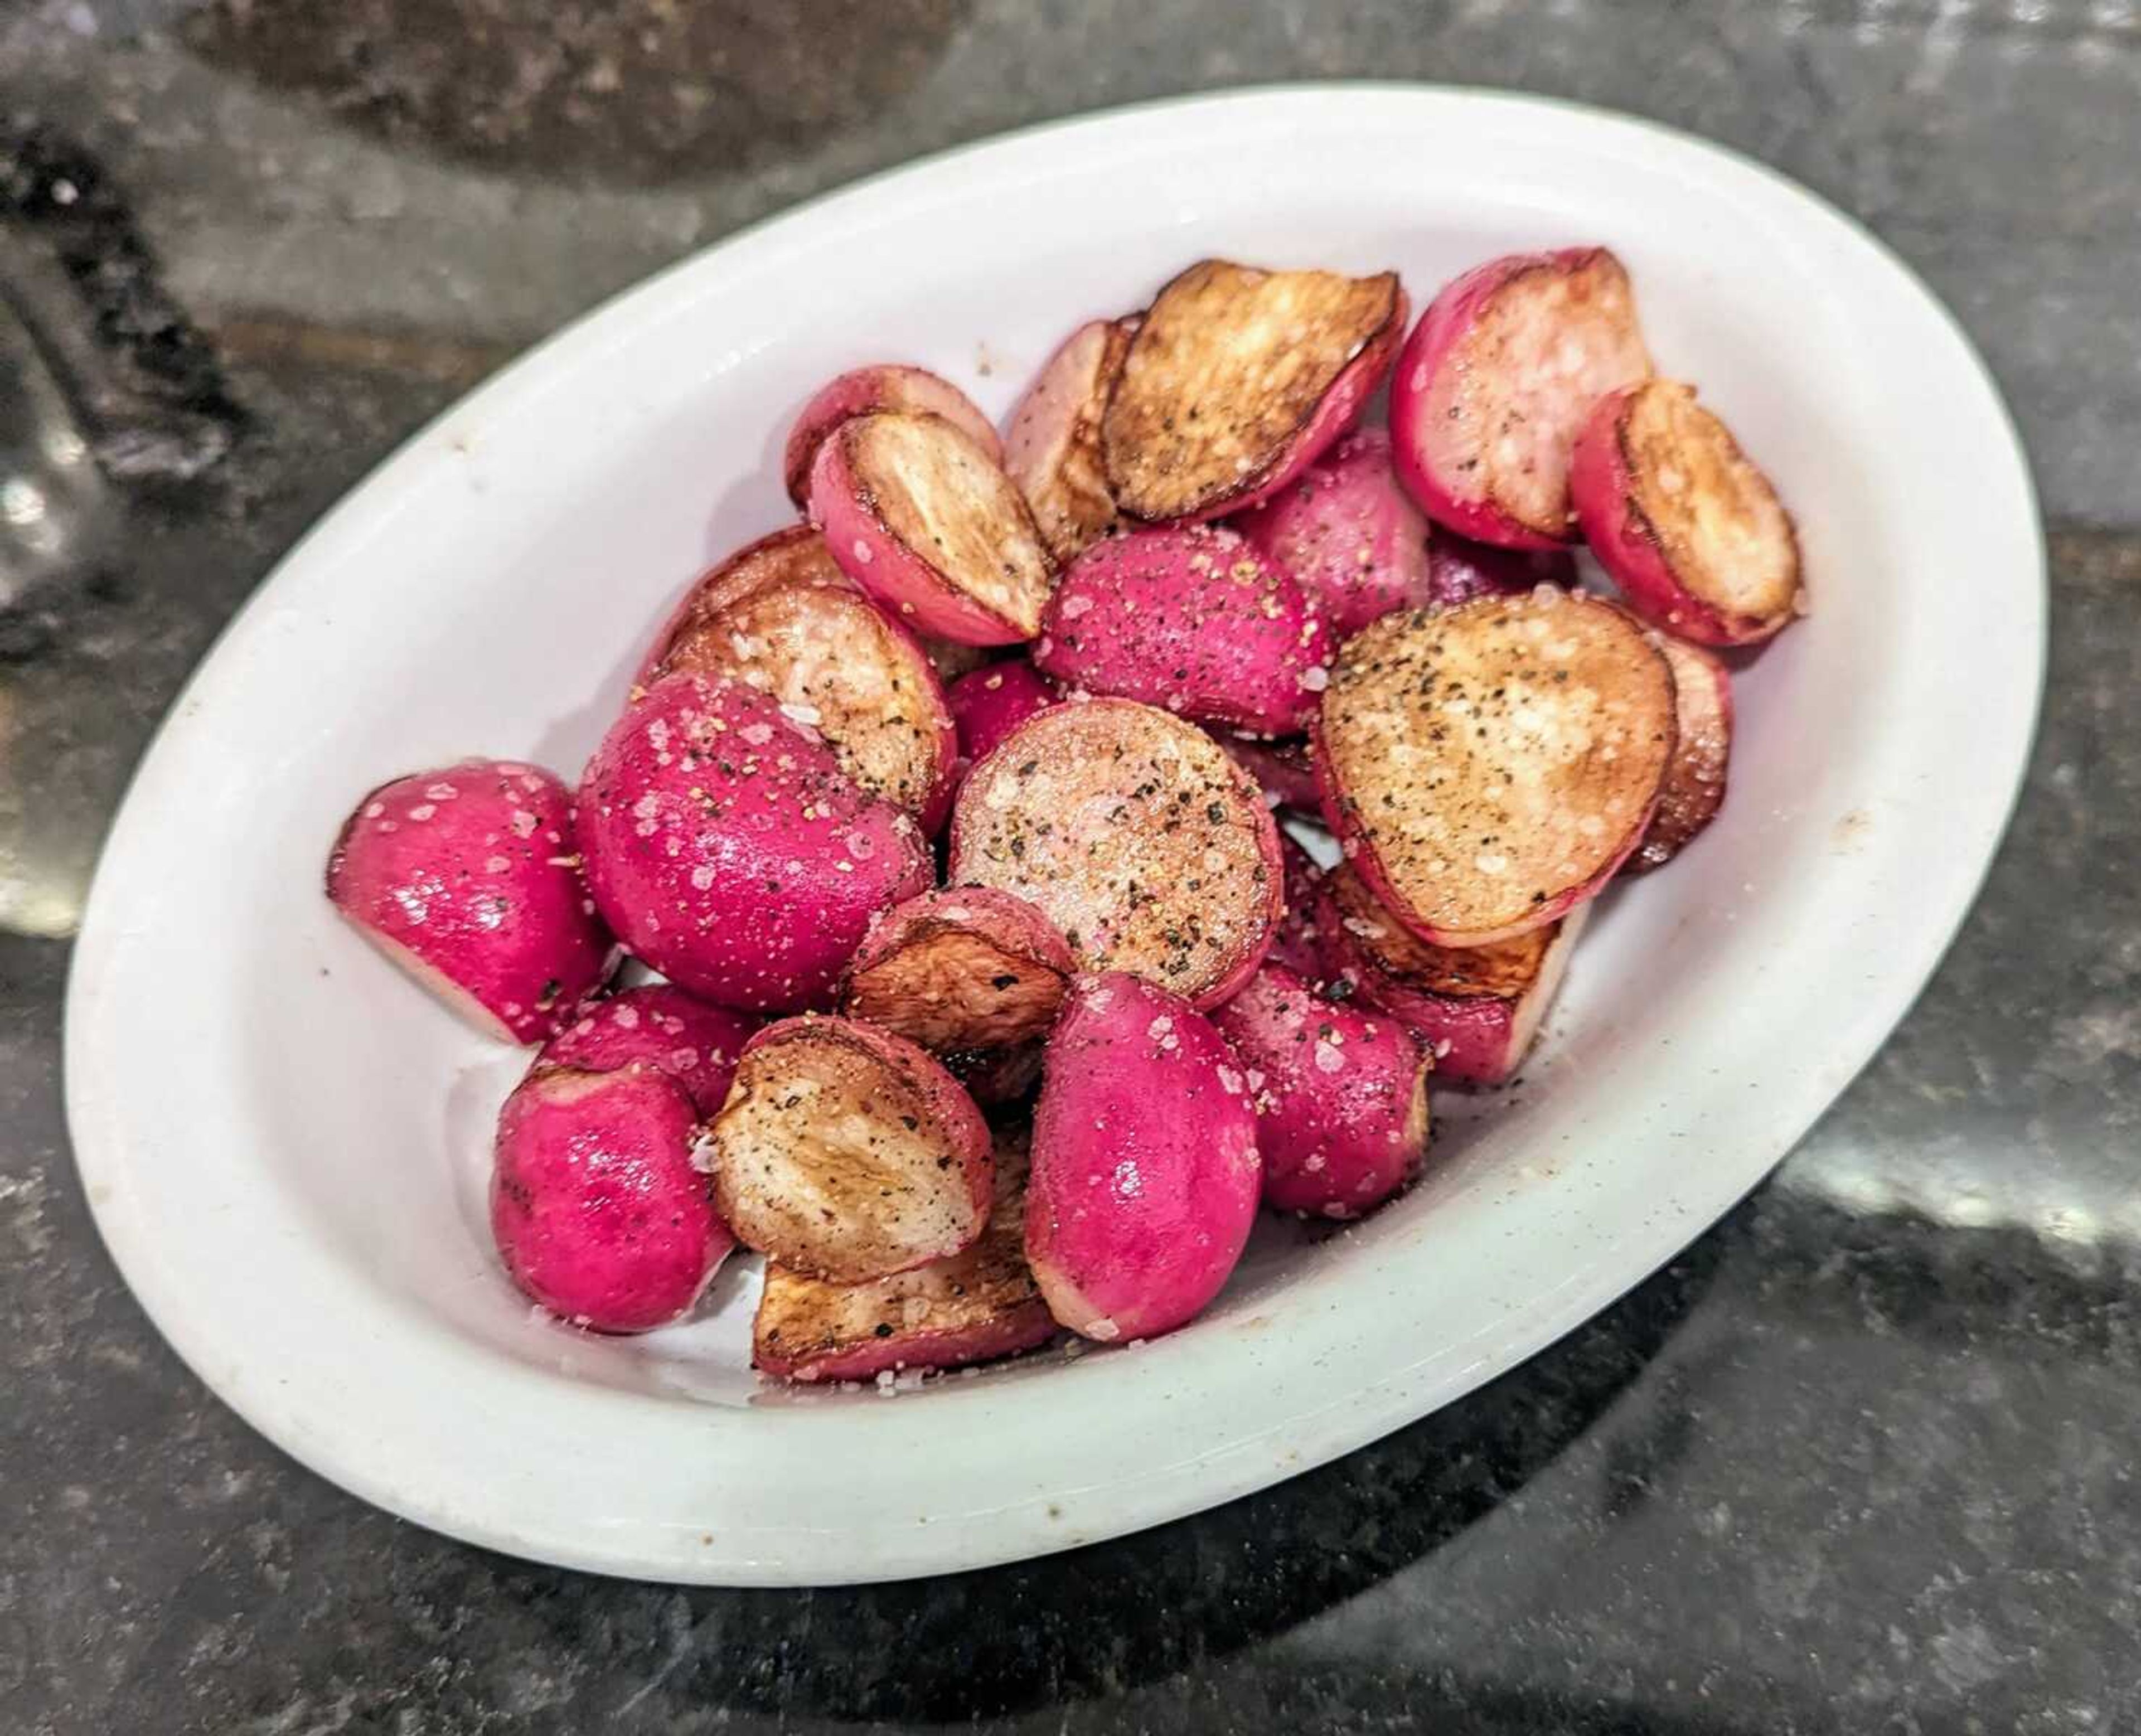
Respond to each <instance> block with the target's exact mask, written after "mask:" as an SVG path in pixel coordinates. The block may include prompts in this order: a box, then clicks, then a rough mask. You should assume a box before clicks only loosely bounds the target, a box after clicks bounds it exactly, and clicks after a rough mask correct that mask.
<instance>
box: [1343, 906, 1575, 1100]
mask: <svg viewBox="0 0 2141 1736" xmlns="http://www.w3.org/2000/svg"><path fill="white" fill-rule="evenodd" d="M1590 913H1591V908H1590V907H1589V906H1588V905H1585V904H1579V905H1578V906H1577V907H1576V908H1575V909H1574V910H1573V911H1571V912H1569V913H1568V915H1567V916H1566V917H1563V918H1562V919H1561V920H1560V921H1559V922H1550V923H1548V925H1547V926H1546V927H1543V928H1533V929H1531V930H1529V931H1528V932H1525V933H1523V934H1520V935H1518V936H1517V937H1515V938H1514V939H1512V940H1504V941H1494V942H1489V944H1488V945H1486V946H1484V947H1438V946H1435V945H1434V944H1432V943H1431V942H1427V941H1424V940H1422V939H1421V938H1420V937H1419V936H1418V935H1416V934H1414V933H1412V932H1410V931H1409V930H1408V929H1407V928H1406V927H1405V925H1404V924H1403V923H1402V922H1399V921H1398V919H1397V918H1396V917H1394V916H1392V915H1391V914H1390V912H1389V911H1388V910H1387V909H1386V908H1385V907H1383V905H1382V904H1381V902H1378V901H1377V899H1376V896H1375V894H1374V893H1371V892H1370V891H1369V890H1368V888H1367V886H1366V883H1364V882H1363V881H1362V880H1361V877H1360V876H1359V875H1358V874H1356V873H1354V872H1353V871H1352V870H1351V868H1343V867H1341V868H1339V869H1338V870H1337V871H1336V873H1332V874H1331V876H1330V877H1329V878H1327V879H1326V881H1325V882H1324V893H1323V910H1322V916H1321V917H1319V919H1318V922H1317V941H1318V943H1319V945H1320V946H1321V947H1322V949H1323V957H1324V968H1325V970H1326V971H1327V972H1328V974H1329V976H1330V977H1331V984H1332V986H1333V989H1334V991H1335V990H1336V988H1337V987H1338V986H1344V987H1345V988H1346V990H1348V991H1350V992H1351V994H1352V995H1354V996H1356V997H1357V998H1358V999H1359V1000H1360V1001H1362V1002H1363V1003H1365V1004H1366V1005H1367V1006H1371V1007H1376V1008H1379V1009H1380V1010H1381V1011H1383V1012H1385V1013H1387V1014H1388V1015H1389V1016H1390V1017H1391V1018H1393V1019H1395V1020H1397V1022H1398V1023H1399V1024H1400V1025H1404V1026H1405V1029H1406V1030H1409V1031H1410V1032H1411V1033H1412V1035H1413V1039H1414V1040H1415V1041H1416V1042H1417V1043H1419V1045H1420V1047H1421V1049H1422V1050H1425V1051H1426V1053H1427V1054H1428V1055H1430V1057H1432V1059H1433V1060H1434V1062H1435V1077H1436V1078H1438V1079H1449V1080H1452V1081H1454V1082H1458V1083H1462V1084H1483V1085H1496V1084H1501V1083H1502V1082H1503V1081H1504V1079H1508V1078H1509V1076H1510V1075H1512V1074H1513V1073H1514V1072H1515V1071H1516V1070H1517V1065H1518V1063H1519V1062H1520V1061H1522V1060H1523V1058H1524V1055H1525V1053H1526V1051H1527V1050H1529V1049H1530V1047H1531V1045H1532V1040H1533V1038H1534V1037H1535V1036H1536V1035H1538V1028H1539V1021H1540V1020H1542V1019H1543V1018H1544V1016H1545V1015H1546V1010H1547V1007H1548V1006H1549V1005H1550V1004H1551V1003H1552V1001H1553V996H1554V991H1556V990H1557V989H1558V988H1559V987H1560V986H1561V978H1562V973H1563V970H1564V969H1565V968H1566V966H1567V965H1568V955H1569V952H1570V951H1571V950H1572V949H1573V947H1574V946H1575V943H1576V937H1577V934H1578V933H1579V932H1582V927H1583V923H1584V921H1585V919H1586V918H1587V917H1588V916H1589V915H1590Z"/></svg>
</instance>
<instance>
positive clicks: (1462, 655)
mask: <svg viewBox="0 0 2141 1736" xmlns="http://www.w3.org/2000/svg"><path fill="white" fill-rule="evenodd" d="M1675 739H1676V725H1675V720H1674V715H1673V683H1672V671H1671V667H1670V666H1668V665H1667V664H1666V660H1665V657H1664V655H1663V653H1661V652H1660V651H1659V650H1658V649H1657V648H1656V646H1655V645H1654V644H1652V643H1651V637H1650V635H1649V634H1648V633H1646V632H1645V631H1644V630H1643V628H1642V627H1640V626H1639V625H1638V624H1637V622H1635V621H1634V620H1633V619H1632V617H1630V616H1629V615H1628V614H1627V612H1624V611H1623V610H1622V609H1620V608H1618V607H1615V606H1614V605H1613V604H1612V603H1610V602H1601V601H1599V600H1598V599H1597V598H1589V597H1585V596H1582V595H1577V594H1571V593H1565V592H1562V591H1558V590H1555V589H1554V588H1552V587H1550V586H1542V587H1540V588H1539V589H1538V590H1537V591H1535V592H1532V593H1528V594H1526V595H1524V596H1521V597H1499V598H1481V599H1480V600H1479V601H1478V602H1469V603H1466V604H1464V606H1463V607H1459V608H1455V609H1451V610H1449V611H1446V612H1441V613H1430V612H1407V613H1405V614H1399V615H1385V616H1384V617H1383V618H1382V619H1381V620H1380V621H1378V622H1375V623H1374V624H1373V625H1372V626H1371V627H1368V628H1366V630H1365V631H1364V632H1361V633H1360V634H1359V635H1357V636H1356V637H1354V638H1352V639H1350V640H1348V641H1347V642H1346V646H1345V647H1344V649H1343V651H1342V652H1341V655H1340V657H1339V659H1338V663H1337V666H1336V668H1335V669H1334V670H1333V671H1332V672H1331V686H1330V688H1329V690H1328V691H1326V693H1325V694H1324V696H1323V709H1322V714H1321V716H1320V717H1319V718H1318V720H1317V742H1316V750H1315V760H1316V775H1317V779H1318V781H1319V782H1320V783H1321V784H1322V789H1323V806H1324V813H1325V816H1326V819H1328V820H1329V821H1330V824H1331V829H1332V830H1334V831H1335V832H1336V833H1337V834H1338V837H1339V839H1340V841H1341V843H1342V845H1343V846H1344V848H1345V849H1346V856H1347V859H1348V860H1350V861H1351V863H1353V865H1354V867H1355V868H1357V869H1358V870H1359V871H1360V873H1361V877H1362V878H1364V879H1365V880H1366V881H1367V882H1368V883H1369V885H1370V886H1371V888H1373V889H1374V890H1375V892H1376V895H1377V896H1378V897H1379V898H1381V899H1382V900H1383V902H1385V903H1386V904H1388V905H1389V906H1390V908H1391V910H1392V911H1393V912H1395V913H1396V914H1397V915H1398V917H1400V919H1402V920H1403V921H1404V922H1405V923H1407V924H1408V925H1409V926H1410V927H1412V928H1413V929H1414V930H1415V932H1417V933H1419V934H1420V936H1421V937H1424V938H1425V939H1429V940H1432V941H1435V942H1438V943H1440V944H1441V945H1443V946H1448V947H1479V946H1484V945H1485V944H1486V943H1487V942H1489V941H1497V940H1507V939H1509V938H1510V937H1513V936H1515V935H1519V934H1522V933H1523V932H1526V931H1527V930H1528V929H1533V928H1538V927H1544V926H1545V925H1546V924H1547V923H1548V922H1552V921H1553V920H1554V918H1555V917H1559V916H1562V915H1563V914H1565V913H1566V912H1568V911H1569V910H1571V909H1573V908H1574V907H1576V906H1577V904H1579V903H1581V902H1582V901H1583V900H1584V899H1586V898H1589V897H1590V896H1591V895H1592V893H1595V892H1597V890H1598V888H1600V887H1602V886H1603V885H1604V884H1605V883H1606V882H1607V880H1608V879H1609V878H1612V873H1613V871H1614V870H1615V869H1616V868H1618V867H1619V866H1620V865H1621V862H1622V858H1625V857H1626V856H1627V854H1628V853H1630V852H1631V851H1632V850H1633V849H1634V848H1636V845H1637V842H1638V841H1639V840H1640V839H1641V837H1642V835H1643V829H1644V828H1645V827H1646V826H1647V825H1648V824H1650V819H1651V810H1652V809H1653V808H1654V807H1655V806H1656V803H1657V799H1658V791H1659V789H1660V787H1661V784H1662V783H1663V781H1664V778H1665V771H1666V766H1667V765H1669V764H1670V763H1671V760H1672V755H1673V747H1674V742H1675Z"/></svg>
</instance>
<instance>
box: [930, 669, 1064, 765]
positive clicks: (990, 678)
mask: <svg viewBox="0 0 2141 1736" xmlns="http://www.w3.org/2000/svg"><path fill="white" fill-rule="evenodd" d="M945 697H946V700H947V702H948V703H949V705H950V706H951V708H952V720H953V721H954V722H955V723H957V725H958V729H959V752H960V753H961V754H962V755H963V756H964V757H965V758H966V759H967V760H968V761H969V762H972V761H973V760H979V759H981V758H982V757H983V756H984V755H987V753H988V752H989V751H990V750H992V749H993V748H994V747H995V746H996V745H997V743H998V742H999V741H1001V740H1003V739H1004V737H1005V736H1007V735H1009V734H1011V731H1012V730H1015V729H1016V728H1017V727H1018V726H1019V725H1021V724H1022V723H1024V722H1025V721H1026V719H1027V718H1029V717H1031V716H1033V715H1034V713H1035V712H1036V711H1046V710H1047V709H1048V708H1049V707H1050V706H1054V705H1060V704H1061V703H1062V696H1061V695H1060V694H1058V693H1057V692H1056V689H1055V688H1054V687H1053V686H1050V685H1049V683H1048V681H1047V680H1046V678H1045V677H1044V676H1041V673H1040V672H1039V671H1036V669H1035V668H1034V666H1032V665H1031V663H1028V662H1026V661H1023V660H1015V661H1011V662H1007V663H992V664H990V665H989V666H988V667H987V668H986V669H977V670H976V671H974V672H973V673H972V675H964V676H960V677H959V679H958V680H957V681H954V682H952V686H951V688H950V691H948V692H947V694H946V696H945Z"/></svg>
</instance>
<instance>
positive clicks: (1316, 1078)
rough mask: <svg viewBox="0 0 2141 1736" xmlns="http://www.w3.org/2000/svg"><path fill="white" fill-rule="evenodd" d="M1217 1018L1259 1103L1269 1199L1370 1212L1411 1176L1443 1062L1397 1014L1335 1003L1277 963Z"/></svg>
mask: <svg viewBox="0 0 2141 1736" xmlns="http://www.w3.org/2000/svg"><path fill="white" fill-rule="evenodd" d="M1212 1022H1213V1024H1214V1025H1218V1027H1219V1032H1220V1035H1223V1036H1224V1037H1225V1038H1226V1039H1227V1040H1228V1042H1229V1043H1231V1044H1233V1048H1234V1054H1235V1055H1236V1056H1237V1057H1238V1059H1239V1060H1240V1063H1241V1068H1242V1073H1243V1079H1245V1080H1246V1082H1247V1084H1248V1089H1249V1094H1250V1097H1251V1099H1252V1100H1253V1102H1254V1104H1255V1106H1256V1111H1257V1148H1258V1151H1260V1152H1261V1153H1262V1154H1263V1160H1264V1188H1263V1202H1264V1204H1266V1205H1267V1206H1268V1207H1271V1208H1272V1210H1273V1211H1275V1212H1305V1213H1309V1214H1312V1215H1315V1216H1317V1217H1359V1216H1360V1215H1361V1213H1362V1212H1366V1210H1368V1208H1369V1207H1371V1206H1376V1205H1380V1204H1381V1203H1382V1202H1383V1201H1385V1200H1386V1199H1388V1198H1389V1197H1390V1196H1391V1195H1392V1194H1393V1193H1396V1192H1397V1191H1398V1189H1399V1188H1402V1187H1403V1186H1405V1183H1406V1182H1407V1181H1408V1180H1410V1178H1411V1177H1412V1174H1413V1173H1414V1171H1415V1170H1416V1169H1417V1168H1419V1167H1420V1159H1421V1158H1422V1157H1424V1156H1425V1154H1426V1151H1427V1134H1428V1107H1427V1076H1428V1075H1429V1073H1430V1072H1431V1071H1432V1070H1433V1068H1434V1063H1433V1062H1432V1061H1431V1060H1429V1059H1428V1058H1427V1057H1425V1056H1424V1055H1422V1054H1421V1053H1420V1045H1418V1044H1416V1043H1415V1041H1414V1040H1413V1039H1412V1038H1411V1037H1410V1035H1407V1033H1406V1032H1405V1030H1404V1028H1403V1027H1402V1026H1401V1025H1399V1024H1398V1022H1397V1021H1396V1020H1395V1019H1392V1018H1391V1017H1390V1016H1388V1015H1387V1014H1381V1015H1378V1014H1375V1013H1370V1012H1363V1011H1361V1010H1360V1009H1359V1008H1357V1007H1351V1006H1339V1005H1336V1004H1334V1003H1333V1002H1331V1001H1326V1000H1323V999H1322V998H1321V997H1320V996H1317V994H1315V993H1314V992H1313V991H1312V990H1311V988H1310V986H1309V985H1308V983H1307V980H1306V979H1304V978H1303V977H1302V976H1299V975H1297V973H1295V972H1294V971H1289V970H1287V968H1286V966H1283V965H1275V964H1271V963H1268V962H1267V963H1266V964H1265V966H1263V968H1262V970H1260V971H1258V972H1257V974H1256V975H1255V976H1253V977H1251V978H1250V979H1249V984H1248V987H1247V988H1245V989H1243V991H1242V992H1241V993H1240V994H1238V995H1237V996H1234V998H1233V1000H1232V1001H1228V1003H1227V1004H1226V1005H1225V1006H1223V1007H1221V1008H1219V1009H1218V1011H1216V1012H1214V1013H1213V1015H1212Z"/></svg>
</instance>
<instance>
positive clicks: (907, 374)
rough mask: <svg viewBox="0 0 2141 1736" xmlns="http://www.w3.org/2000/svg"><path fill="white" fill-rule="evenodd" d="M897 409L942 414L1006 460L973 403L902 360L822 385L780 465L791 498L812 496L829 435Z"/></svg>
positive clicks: (792, 432) (998, 458)
mask: <svg viewBox="0 0 2141 1736" xmlns="http://www.w3.org/2000/svg"><path fill="white" fill-rule="evenodd" d="M879 411H899V412H903V413H905V414H907V415H910V416H942V417H943V418H944V420H946V421H947V422H949V423H950V424H951V425H952V426H953V427H955V428H957V430H959V431H960V432H961V433H962V434H963V435H966V436H967V438H968V439H969V440H972V441H973V443H974V444H975V445H977V446H979V447H980V448H981V449H982V450H983V451H984V452H986V453H987V454H988V455H989V456H990V458H991V459H992V460H994V461H995V462H997V463H998V464H1001V463H1002V462H1003V447H1002V443H1001V442H1000V441H999V440H997V430H995V428H994V427H993V426H992V425H990V422H989V419H988V418H987V416H983V415H982V412H981V411H980V409H979V408H978V407H977V406H976V404H975V403H974V401H973V400H972V398H970V397H968V396H967V395H966V394H965V393H964V392H962V391H960V390H959V388H958V387H957V386H954V385H952V382H951V381H948V380H944V379H940V378H939V377H938V376H937V375H935V374H933V373H931V372H930V371H928V369H927V368H919V367H910V366H907V365H906V364H904V363H903V362H883V363H880V364H879V365H878V366H874V367H859V368H851V369H849V371H848V372H846V373H844V374H842V375H841V376H839V378H838V379H837V380H834V381H831V382H829V384H827V385H825V386H820V387H819V389H818V391H817V392H816V393H815V395H813V396H812V397H811V399H810V402H809V403H807V404H805V406H803V411H802V414H801V415H800V416H797V417H796V418H795V427H794V429H793V430H790V434H789V435H788V445H787V450H786V452H785V455H784V456H783V459H782V461H781V472H782V475H784V476H785V478H786V479H787V482H788V498H789V499H790V500H793V501H794V502H795V504H797V505H798V506H802V505H804V504H806V503H807V502H808V501H809V499H810V465H811V462H812V460H815V458H816V457H817V455H818V449H819V447H820V446H822V445H824V443H825V436H826V435H829V434H830V433H831V432H832V431H833V430H834V429H835V428H837V427H839V425H840V424H841V423H843V422H844V421H848V420H851V419H852V418H854V417H855V416H872V415H874V414H876V413H877V412H879Z"/></svg>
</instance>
